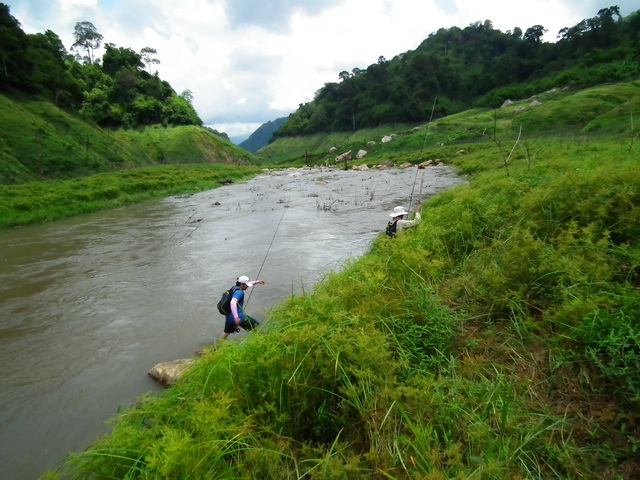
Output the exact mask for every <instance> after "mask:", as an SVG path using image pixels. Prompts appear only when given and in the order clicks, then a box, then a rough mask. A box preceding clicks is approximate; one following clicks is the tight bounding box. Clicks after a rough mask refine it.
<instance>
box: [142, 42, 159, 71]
mask: <svg viewBox="0 0 640 480" xmlns="http://www.w3.org/2000/svg"><path fill="white" fill-rule="evenodd" d="M157 54H158V52H156V49H155V48H151V47H144V48H143V49H142V50H140V56H141V57H142V61H143V62H144V63H146V64H147V68H148V69H149V74H150V75H151V65H158V64H159V63H160V60H158V59H157V58H155V55H157Z"/></svg>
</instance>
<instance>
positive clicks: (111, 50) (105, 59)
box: [102, 43, 144, 77]
mask: <svg viewBox="0 0 640 480" xmlns="http://www.w3.org/2000/svg"><path fill="white" fill-rule="evenodd" d="M104 47H105V53H104V55H103V56H102V70H103V71H104V73H106V74H107V75H109V76H111V77H115V76H116V74H117V73H118V72H119V71H120V70H122V69H124V68H131V69H132V70H138V69H140V68H144V64H143V63H142V57H141V56H140V54H138V53H136V52H135V51H134V50H132V49H131V48H122V47H117V48H116V46H115V45H114V44H113V43H107V44H106V45H105V46H104Z"/></svg>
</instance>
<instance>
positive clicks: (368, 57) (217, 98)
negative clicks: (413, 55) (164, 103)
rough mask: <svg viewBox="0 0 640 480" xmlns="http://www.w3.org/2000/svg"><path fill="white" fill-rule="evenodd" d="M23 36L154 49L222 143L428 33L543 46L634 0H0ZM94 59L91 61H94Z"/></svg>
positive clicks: (625, 10) (165, 75) (162, 71)
mask: <svg viewBox="0 0 640 480" xmlns="http://www.w3.org/2000/svg"><path fill="white" fill-rule="evenodd" d="M0 1H3V2H4V3H6V4H8V5H9V8H10V12H11V14H12V15H13V16H14V17H15V18H16V19H17V20H18V21H19V22H20V23H21V25H22V29H23V30H24V31H25V32H26V33H37V32H44V31H45V30H47V29H48V30H52V31H53V32H55V33H56V34H58V36H59V37H60V38H61V39H62V42H63V43H64V45H65V47H66V48H67V50H70V48H71V45H72V44H73V43H74V37H73V31H74V26H75V24H76V23H77V22H82V21H89V22H91V23H92V24H93V25H94V26H95V27H96V29H97V30H98V32H99V33H100V34H102V35H103V37H104V40H103V42H104V43H113V44H115V45H116V46H117V47H124V48H131V49H133V50H135V51H137V52H139V51H140V50H141V49H142V48H144V47H151V48H155V49H156V50H157V52H158V54H157V59H158V60H160V62H161V63H160V64H158V65H155V66H154V68H155V69H157V71H158V73H159V75H160V78H162V79H163V80H166V81H168V82H169V83H170V84H171V86H172V87H173V88H174V90H176V92H178V93H181V92H183V91H184V90H191V92H192V94H193V104H194V107H195V108H196V111H197V112H198V114H199V115H200V118H202V120H203V122H204V123H205V124H206V125H209V126H211V127H213V128H216V129H217V130H219V131H223V132H227V133H228V134H229V136H231V137H238V136H242V135H246V134H249V133H251V132H253V131H254V130H255V129H256V128H258V127H259V126H260V125H261V124H262V123H265V122H267V121H269V120H274V119H276V118H278V117H282V116H286V115H288V114H289V113H291V112H293V111H295V110H296V109H297V108H298V105H299V104H301V103H305V102H308V101H311V100H313V97H314V94H315V92H316V91H317V90H318V89H320V88H321V87H322V86H323V85H324V84H325V83H327V82H337V81H338V80H339V79H338V74H339V73H340V72H341V71H343V70H347V71H351V70H352V69H353V68H355V67H358V68H362V69H364V68H367V67H368V66H369V65H371V64H372V63H375V62H376V61H377V60H378V57H380V56H384V57H385V58H387V59H391V58H393V57H394V56H396V55H398V54H400V53H403V52H406V51H408V50H413V49H415V48H416V47H417V46H418V45H419V44H420V42H421V41H422V40H424V39H425V38H427V36H428V35H429V34H431V33H434V32H436V31H437V30H438V29H439V28H450V27H452V26H458V27H461V28H464V27H466V26H468V25H469V24H471V23H474V22H477V21H481V22H483V21H485V20H487V19H488V20H491V22H492V23H493V26H494V28H496V29H499V30H501V31H503V32H506V31H507V30H512V29H513V28H514V27H520V28H521V29H522V30H523V31H525V30H526V29H527V28H529V27H531V26H533V25H542V26H544V27H545V28H546V29H547V30H548V33H547V34H546V35H545V37H544V38H543V40H544V41H555V39H556V36H557V33H558V31H559V30H560V29H561V28H563V27H571V26H573V25H575V24H576V23H578V22H579V21H581V20H582V19H585V18H590V17H594V16H596V14H597V12H598V10H600V9H601V8H607V7H609V6H612V5H618V6H619V7H620V13H621V14H622V15H623V16H626V15H629V14H630V13H631V12H633V11H635V10H637V9H638V8H639V7H638V4H637V0H619V1H617V2H614V0H609V1H607V0H562V1H558V0H527V1H521V0H483V1H480V0H0ZM101 53H102V52H99V54H100V55H101Z"/></svg>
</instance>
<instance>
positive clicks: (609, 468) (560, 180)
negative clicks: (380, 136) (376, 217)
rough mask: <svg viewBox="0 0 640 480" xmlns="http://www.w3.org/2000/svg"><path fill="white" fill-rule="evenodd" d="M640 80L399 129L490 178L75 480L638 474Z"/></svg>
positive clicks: (297, 308)
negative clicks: (86, 477)
mask: <svg viewBox="0 0 640 480" xmlns="http://www.w3.org/2000/svg"><path fill="white" fill-rule="evenodd" d="M632 87H633V88H636V89H637V84H634V85H633V86H632ZM611 89H613V90H614V91H619V90H618V89H621V90H620V91H624V92H627V93H628V94H630V95H631V97H629V96H627V94H625V95H622V96H620V95H617V94H611V91H612V90H611ZM633 92H634V90H633V89H632V88H631V87H630V86H628V85H626V86H625V85H620V86H611V87H603V88H602V89H594V90H591V91H590V92H583V93H581V94H576V95H572V96H568V95H564V94H555V95H558V97H557V98H558V101H559V102H562V103H560V104H559V105H560V107H554V105H553V104H551V102H549V105H548V106H547V107H545V108H539V107H538V108H536V109H530V111H528V112H522V113H520V114H514V110H515V108H517V107H518V105H514V106H512V107H509V108H507V109H504V110H501V111H499V112H496V114H495V115H494V113H493V112H478V111H475V112H467V113H464V114H460V115H457V116H456V117H455V118H447V119H442V120H440V121H439V122H434V123H433V124H432V125H431V126H430V128H429V131H428V133H427V132H426V131H425V130H423V131H422V133H418V134H407V135H406V136H403V137H399V138H398V139H397V140H398V141H397V143H396V142H395V141H394V142H392V144H393V145H396V146H397V147H398V148H399V150H400V151H402V149H406V148H407V145H409V144H411V143H412V142H413V143H414V144H420V145H421V147H420V150H419V151H414V152H413V154H402V155H400V154H397V155H398V156H399V157H400V156H403V157H404V156H409V157H410V158H412V159H413V160H419V159H420V158H421V157H422V156H423V155H425V156H430V155H438V156H441V157H442V158H444V159H445V160H446V161H447V162H448V163H451V164H454V165H455V166H456V167H457V168H459V169H460V171H462V172H466V173H469V174H471V176H470V182H469V184H468V185H465V186H461V187H457V188H455V189H452V190H450V191H448V192H445V193H443V194H440V195H438V196H436V197H434V198H433V199H431V200H429V201H428V202H426V204H425V208H424V209H423V215H424V221H423V223H422V225H421V226H420V227H418V228H417V229H415V230H411V231H409V232H407V233H406V234H403V235H401V236H399V237H398V238H396V239H394V240H393V241H390V240H388V239H385V238H380V239H378V241H376V242H375V244H374V245H373V247H372V249H371V252H370V253H368V254H367V255H365V256H363V257H362V258H361V259H360V260H358V261H356V262H353V263H352V264H350V265H347V266H346V268H345V269H344V270H343V271H342V272H339V273H335V274H332V275H330V276H329V277H328V278H327V279H326V280H325V281H323V282H322V283H321V284H319V285H318V286H317V287H316V288H315V289H314V292H313V293H310V294H306V295H303V296H299V297H295V298H292V299H290V300H289V301H288V302H287V303H286V304H285V305H283V306H281V307H279V308H277V309H276V311H275V312H273V314H272V315H271V317H272V319H271V320H270V321H269V322H268V324H267V325H269V329H268V331H266V332H263V333H264V335H253V336H250V337H249V338H247V339H246V340H245V341H244V342H242V343H241V344H238V343H235V342H229V343H227V344H226V345H224V347H222V348H219V349H217V350H213V349H212V350H210V351H209V352H208V353H207V354H206V355H205V356H204V357H203V358H201V359H199V360H198V362H197V363H196V365H195V367H194V368H193V370H192V371H191V373H190V374H189V375H188V376H187V377H185V378H184V379H183V380H182V381H181V382H180V383H179V384H178V385H177V386H175V387H173V388H171V389H169V390H168V391H166V392H165V393H164V394H163V395H156V396H147V397H144V398H142V399H140V401H139V403H138V405H137V406H136V407H135V408H132V409H131V410H130V411H128V412H124V413H123V414H121V415H120V416H119V417H118V418H117V420H116V425H115V429H114V432H113V433H112V434H111V435H109V436H107V437H106V438H104V439H102V440H100V441H98V442H97V443H96V445H95V446H94V447H93V448H91V449H89V450H88V451H86V452H83V453H80V454H78V455H77V456H75V457H74V458H73V460H72V461H71V462H70V463H69V464H68V467H69V468H70V476H71V477H73V478H77V475H78V474H79V472H85V473H87V472H94V473H97V474H98V477H96V478H145V479H151V478H174V479H186V478H269V479H276V478H277V479H280V478H302V477H304V478H310V479H314V478H317V479H320V478H322V479H333V478H340V479H361V478H392V479H405V478H407V479H408V478H411V479H413V478H423V479H443V480H444V479H451V478H478V479H480V478H487V479H505V480H506V479H525V478H527V479H528V478H531V479H534V478H535V479H538V478H563V479H594V480H595V479H632V478H637V477H636V476H635V475H636V474H637V472H638V471H639V470H640V464H639V462H638V456H637V449H638V447H639V446H640V425H639V422H638V416H637V411H638V406H639V399H640V371H639V369H638V365H639V364H640V313H639V312H640V290H639V287H640V270H639V268H640V267H639V266H640V207H639V206H640V176H639V175H638V174H637V159H638V156H639V154H640V152H639V149H640V145H637V143H636V141H635V140H636V139H637V136H638V128H637V127H633V128H631V121H630V118H629V112H627V111H624V109H625V108H626V105H630V104H635V103H634V102H635V101H636V100H635V99H634V98H632V97H633V95H636V94H635V93H633ZM583 95H587V97H588V98H589V101H590V102H591V101H592V100H593V99H594V98H596V99H597V98H598V97H600V98H601V101H599V102H598V101H595V102H594V103H592V104H591V105H590V106H589V108H586V107H584V105H583V103H582V98H583V97H582V96H583ZM574 108H577V109H580V111H581V112H582V113H581V114H580V115H578V116H576V115H574V113H573V109H574ZM548 109H553V110H554V111H555V115H553V116H550V115H549V113H548ZM616 111H617V112H621V113H620V114H619V115H616V114H615V112H616ZM636 111H637V110H635V111H634V112H636ZM589 112H590V113H589ZM521 118H524V119H527V122H528V123H527V125H528V126H527V127H526V128H525V127H523V131H521V130H520V124H521V123H524V122H520V121H519V119H521ZM576 119H577V120H579V121H578V123H575V122H576ZM597 122H599V125H598V128H597V129H596V128H594V125H596V123H597ZM534 130H535V131H541V132H547V133H551V134H555V133H557V132H560V131H562V132H565V131H573V132H577V133H578V135H571V136H567V135H547V136H535V135H533V133H534ZM587 130H588V131H589V132H590V133H591V134H593V133H594V132H597V131H601V132H605V133H608V132H611V131H619V132H620V133H619V134H618V135H616V136H603V137H597V136H590V137H587V136H585V135H584V134H583V133H584V132H586V131H587ZM523 132H524V133H525V134H526V135H525V134H523ZM412 138H413V140H412ZM425 138H426V139H427V140H428V141H427V142H425V140H424V139H425ZM417 139H421V140H422V142H419V141H417ZM460 139H465V140H466V141H467V142H470V143H467V144H465V145H464V148H463V147H462V146H461V145H462V144H461V143H458V144H457V145H455V146H451V147H450V146H448V145H449V144H450V143H452V142H456V141H459V140H460ZM438 142H445V146H444V147H437V146H435V145H436V144H437V143H438ZM425 143H427V144H429V146H428V147H426V148H424V149H423V148H422V144H425ZM463 149H464V153H462V152H461V150H463ZM389 150H391V148H387V149H386V150H385V151H384V152H383V153H380V158H381V159H382V158H389V157H393V154H392V153H391V152H390V151H389ZM67 473H69V472H67ZM51 476H52V477H57V476H63V477H64V476H65V473H64V472H59V473H58V474H57V475H51Z"/></svg>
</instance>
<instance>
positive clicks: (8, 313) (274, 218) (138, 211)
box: [0, 167, 462, 480]
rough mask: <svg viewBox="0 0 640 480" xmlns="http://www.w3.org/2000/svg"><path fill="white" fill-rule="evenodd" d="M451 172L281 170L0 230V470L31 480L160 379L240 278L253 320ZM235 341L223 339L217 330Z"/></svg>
mask: <svg viewBox="0 0 640 480" xmlns="http://www.w3.org/2000/svg"><path fill="white" fill-rule="evenodd" d="M461 182H462V180H461V179H460V178H459V177H458V176H457V175H456V174H455V172H454V171H453V170H451V169H450V168H448V167H429V168H427V169H425V170H418V169H417V168H410V169H404V170H399V169H391V170H383V171H365V172H355V171H342V170H330V171H327V170H320V169H312V170H308V169H307V170H303V169H299V170H289V171H284V172H278V173H277V174H276V173H271V174H263V175H259V176H257V177H255V178H254V179H252V180H250V181H248V182H245V183H240V184H234V185H227V186H224V187H221V188H218V189H215V190H211V191H207V192H201V193H197V194H194V195H187V196H180V197H172V198H166V199H163V200H158V201H152V202H147V203H144V204H139V205H133V206H127V207H123V208H118V209H114V210H108V211H103V212H97V213H93V214H88V215H82V216H78V217H74V218H71V219H66V220H61V221H56V222H51V223H47V224H42V225H35V226H28V227H22V228H16V229H11V230H5V231H1V232H0V361H1V362H2V365H1V372H2V375H1V377H0V471H1V472H2V478H6V479H9V480H35V479H37V478H39V477H40V476H41V475H42V474H43V473H44V472H45V471H46V470H47V469H54V468H56V467H57V466H58V465H60V463H61V462H62V461H63V458H64V456H65V455H66V454H67V453H69V452H76V451H81V450H83V449H85V448H86V447H87V446H89V445H90V443H91V442H92V441H93V440H95V439H96V438H98V437H99V436H101V435H104V434H106V433H108V432H109V428H110V427H109V425H108V424H107V423H105V422H106V421H107V420H108V419H110V418H112V417H113V416H115V414H116V413H117V412H118V411H119V409H121V408H126V407H127V406H129V405H132V404H133V403H135V401H136V398H137V397H139V396H141V395H143V394H145V393H148V392H155V391H157V390H158V389H159V388H160V387H159V386H158V385H156V384H155V382H154V381H153V380H152V379H151V378H150V377H148V375H147V371H148V370H149V369H150V368H151V367H153V366H154V365H155V364H157V363H160V362H165V361H171V360H174V359H177V358H186V357H191V356H192V355H193V353H194V352H195V351H196V350H198V349H200V348H202V347H203V346H205V345H207V344H209V343H211V342H212V341H213V340H214V339H215V338H216V337H217V336H218V335H219V334H220V333H221V331H222V326H223V317H222V316H221V315H220V314H219V313H217V311H216V310H215V303H216V302H217V301H218V299H219V297H220V294H221V293H222V291H223V290H225V289H226V288H228V287H229V286H231V285H232V284H233V282H234V281H235V279H236V277H238V276H239V275H247V276H249V278H251V279H255V278H256V276H257V275H258V274H259V276H260V278H261V279H263V280H265V282H266V284H265V285H261V286H256V287H254V289H253V290H252V291H251V294H250V296H249V297H248V304H247V311H248V312H249V313H250V314H251V315H252V316H254V317H256V318H257V319H258V320H260V321H264V320H265V318H266V314H267V312H268V310H269V309H270V308H272V307H273V305H274V304H275V303H276V302H278V301H281V300H282V299H284V298H286V297H287V296H288V295H291V294H296V293H299V292H301V290H302V288H304V289H305V290H306V291H309V290H311V289H312V288H313V285H314V284H315V283H317V282H318V281H319V280H320V279H321V278H322V277H323V275H325V274H326V273H328V272H329V271H331V270H335V269H339V268H341V266H342V265H343V264H344V262H345V261H346V260H348V259H351V258H357V257H358V256H360V255H362V254H363V253H365V252H366V251H367V249H368V248H369V246H370V244H371V241H372V240H373V238H374V237H375V236H376V235H379V234H380V231H381V230H383V229H384V227H385V225H386V222H387V221H388V220H389V216H388V213H389V212H390V211H391V210H392V209H393V207H394V206H395V205H404V206H405V208H407V207H408V206H409V203H410V202H413V203H412V205H411V210H412V211H413V210H414V209H415V206H416V203H417V202H418V201H419V197H421V198H422V200H425V199H427V198H428V197H430V196H432V195H434V194H435V193H437V192H438V191H441V190H445V189H448V188H450V187H452V186H454V185H457V184H459V183H461ZM234 337H235V338H239V335H232V337H230V338H234Z"/></svg>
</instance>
